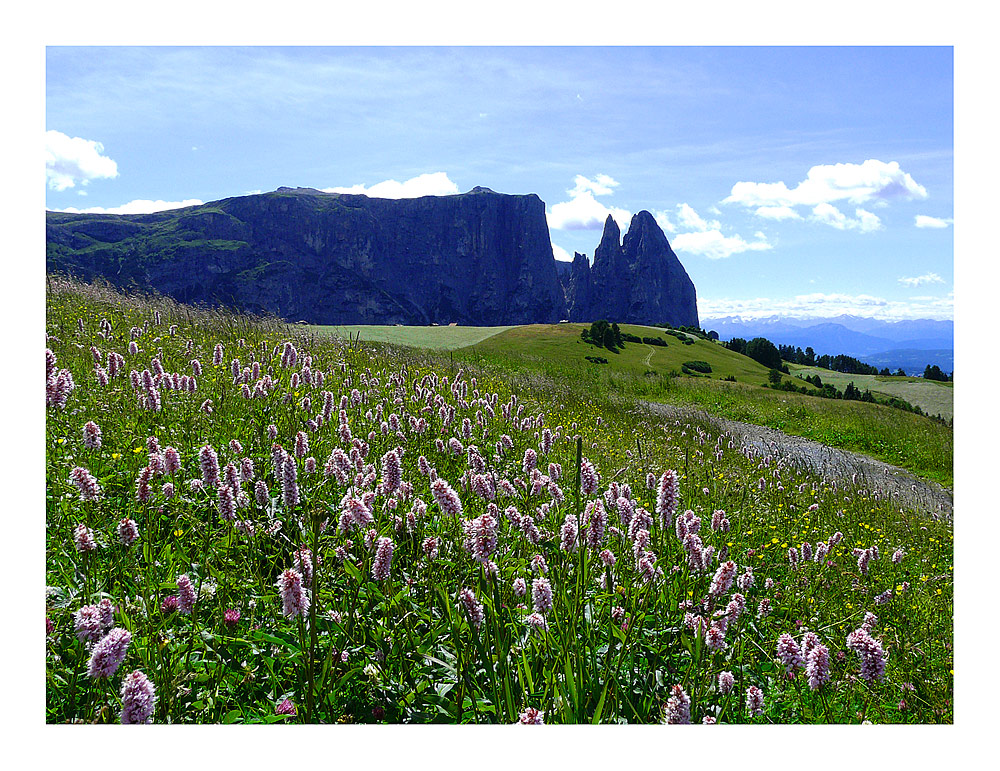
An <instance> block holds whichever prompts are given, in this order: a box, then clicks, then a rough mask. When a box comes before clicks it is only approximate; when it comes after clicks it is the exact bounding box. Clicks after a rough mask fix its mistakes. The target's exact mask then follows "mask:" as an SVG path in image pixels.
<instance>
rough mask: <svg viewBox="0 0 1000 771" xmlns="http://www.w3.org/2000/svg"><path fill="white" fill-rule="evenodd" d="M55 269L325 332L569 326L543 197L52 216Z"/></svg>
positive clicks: (242, 205) (302, 197) (298, 201)
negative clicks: (346, 327)
mask: <svg viewBox="0 0 1000 771" xmlns="http://www.w3.org/2000/svg"><path fill="white" fill-rule="evenodd" d="M46 235H47V241H48V244H47V258H46V263H47V267H48V269H50V270H63V271H69V272H72V273H73V274H75V275H78V276H81V277H83V278H92V277H94V276H103V277H105V278H107V279H108V280H109V281H111V282H112V283H115V284H117V285H120V286H130V285H136V286H141V287H150V288H154V289H156V290H157V291H159V292H162V293H164V294H167V295H170V296H172V297H175V298H176V299H178V300H180V301H182V302H205V303H210V304H225V305H230V306H235V307H238V308H241V309H244V310H249V311H265V312H269V313H274V314H277V315H279V316H281V317H284V318H286V319H290V320H293V321H294V320H299V319H303V320H306V321H308V322H310V323H315V324H429V323H431V322H437V323H441V324H447V323H450V322H458V323H460V324H475V325H499V324H527V323H533V322H535V323H552V322H556V321H558V320H560V319H562V318H565V317H566V305H565V299H564V296H563V292H562V288H561V286H560V284H559V279H558V277H557V274H556V268H555V264H554V263H555V260H554V259H553V257H552V246H551V244H550V242H549V234H548V228H547V225H546V220H545V205H544V204H543V203H542V201H541V200H540V199H539V198H538V197H537V196H535V195H526V196H512V195H500V194H498V193H494V192H492V191H490V190H487V189H485V188H475V189H474V190H473V191H471V192H469V193H466V194H464V195H455V196H440V197H438V196H428V197H424V198H415V199H402V200H389V199H379V198H368V197H366V196H361V195H338V194H329V193H321V192H319V191H316V190H309V189H294V190H293V189H289V188H279V189H278V190H277V191H276V192H274V193H266V194H262V195H253V196H244V197H239V198H229V199H226V200H223V201H218V202H214V203H209V204H205V205H203V206H195V207H190V208H187V209H179V210H175V211H169V212H161V213H158V214H149V215H125V216H114V215H82V214H58V213H51V212H50V213H48V214H47V223H46Z"/></svg>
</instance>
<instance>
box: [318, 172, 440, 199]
mask: <svg viewBox="0 0 1000 771" xmlns="http://www.w3.org/2000/svg"><path fill="white" fill-rule="evenodd" d="M323 192H324V193H352V194H356V195H367V196H369V197H371V198H420V197H421V196H425V195H455V194H456V193H458V192H459V189H458V185H456V184H455V183H454V182H452V181H451V180H450V179H448V174H447V173H446V172H443V171H435V172H432V173H429V174H420V175H419V176H416V177H413V178H412V179H408V180H406V181H405V182H397V181H396V180H394V179H387V180H385V181H384V182H378V183H376V184H374V185H372V186H371V187H366V186H365V185H360V184H359V185H352V186H351V187H324V188H323Z"/></svg>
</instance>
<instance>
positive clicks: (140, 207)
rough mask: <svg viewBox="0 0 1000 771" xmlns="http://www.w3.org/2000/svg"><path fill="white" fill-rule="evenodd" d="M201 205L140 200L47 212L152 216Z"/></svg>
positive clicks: (197, 201)
mask: <svg viewBox="0 0 1000 771" xmlns="http://www.w3.org/2000/svg"><path fill="white" fill-rule="evenodd" d="M202 203H204V201H201V200H199V199H197V198H189V199H187V200H186V201H149V200H145V199H142V198H140V199H138V200H135V201H129V202H128V203H124V204H122V205H121V206H113V207H111V208H108V209H105V208H104V207H103V206H91V207H90V208H89V209H75V208H73V207H72V206H70V207H68V208H66V209H49V211H60V212H65V213H67V214H152V213H153V212H158V211H168V210H169V209H183V208H184V207H185V206H199V205H201V204H202Z"/></svg>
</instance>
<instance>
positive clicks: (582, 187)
mask: <svg viewBox="0 0 1000 771" xmlns="http://www.w3.org/2000/svg"><path fill="white" fill-rule="evenodd" d="M618 185H619V182H618V181H617V180H615V179H613V178H611V177H609V176H608V175H607V174H598V175H597V178H596V179H587V178H586V177H585V176H583V175H582V174H577V175H576V176H575V177H574V178H573V189H572V190H568V191H567V192H568V193H569V194H570V196H571V197H575V196H578V195H580V194H581V193H585V192H587V191H588V190H589V191H590V192H591V193H593V194H594V195H611V194H612V193H613V192H615V188H616V187H618Z"/></svg>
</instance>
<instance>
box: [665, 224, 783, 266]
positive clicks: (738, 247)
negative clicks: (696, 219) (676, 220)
mask: <svg viewBox="0 0 1000 771" xmlns="http://www.w3.org/2000/svg"><path fill="white" fill-rule="evenodd" d="M756 238H757V240H756V241H751V242H748V241H745V240H743V238H742V237H740V236H725V235H723V234H722V232H721V231H719V230H703V231H698V232H695V233H681V234H680V235H678V236H674V239H673V241H672V242H671V244H672V245H673V247H674V249H675V250H677V251H679V252H689V253H691V254H698V255H701V256H702V257H707V258H708V259H710V260H721V259H724V258H726V257H731V256H732V255H734V254H739V253H740V252H759V251H764V250H766V249H770V248H771V245H770V244H769V243H768V242H767V239H766V238H764V234H763V233H757V234H756Z"/></svg>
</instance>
